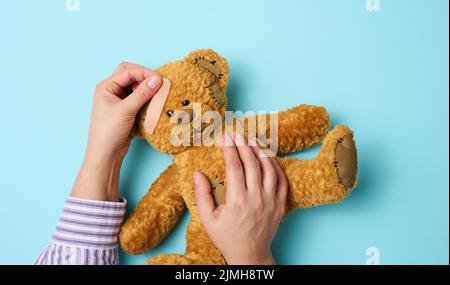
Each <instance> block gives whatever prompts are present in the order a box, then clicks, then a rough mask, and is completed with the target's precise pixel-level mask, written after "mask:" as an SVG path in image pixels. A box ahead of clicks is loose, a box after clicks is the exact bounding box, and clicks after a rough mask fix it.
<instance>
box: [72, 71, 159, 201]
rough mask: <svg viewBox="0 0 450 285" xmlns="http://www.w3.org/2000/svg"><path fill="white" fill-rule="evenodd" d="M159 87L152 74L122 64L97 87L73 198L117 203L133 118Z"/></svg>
mask: <svg viewBox="0 0 450 285" xmlns="http://www.w3.org/2000/svg"><path fill="white" fill-rule="evenodd" d="M161 84H162V79H161V77H160V76H159V75H158V74H156V73H155V72H153V71H151V70H149V69H147V68H144V67H142V66H140V65H137V64H132V63H121V64H120V65H119V66H118V67H117V69H116V70H115V71H114V73H113V74H112V75H111V76H110V77H108V78H107V79H105V80H103V81H102V82H101V83H99V84H98V85H97V87H96V89H95V94H94V102H93V107H92V117H91V123H90V128H89V139H88V144H87V150H86V155H85V159H84V162H83V165H82V167H81V170H80V173H79V175H78V178H77V181H76V182H75V185H74V187H73V189H72V193H71V196H72V197H78V198H85V199H94V200H108V201H117V200H118V179H119V178H118V177H119V173H120V166H121V164H122V160H123V158H124V156H125V154H126V153H127V151H128V148H129V145H130V141H131V140H130V133H131V131H132V128H133V125H134V121H135V118H136V114H137V112H138V111H139V110H140V109H141V108H142V106H143V105H144V104H145V103H146V102H148V101H149V100H150V98H151V97H152V96H153V95H155V93H156V92H157V91H158V89H159V88H160V87H161Z"/></svg>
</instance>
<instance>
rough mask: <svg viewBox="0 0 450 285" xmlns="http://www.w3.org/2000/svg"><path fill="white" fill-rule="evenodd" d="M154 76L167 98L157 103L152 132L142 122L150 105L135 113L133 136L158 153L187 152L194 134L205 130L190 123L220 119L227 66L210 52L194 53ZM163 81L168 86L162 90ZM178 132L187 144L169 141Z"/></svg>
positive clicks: (223, 101) (200, 51)
mask: <svg viewBox="0 0 450 285" xmlns="http://www.w3.org/2000/svg"><path fill="white" fill-rule="evenodd" d="M156 72H158V73H159V74H160V75H161V76H162V77H163V78H164V83H163V86H162V87H161V89H163V88H165V89H166V92H165V93H166V94H168V95H167V97H166V98H165V101H162V102H160V105H161V106H160V108H159V110H158V113H159V112H160V114H158V115H159V118H158V119H157V120H156V121H157V122H156V125H155V126H154V128H153V129H152V130H149V128H148V127H146V119H147V120H149V119H150V118H148V117H149V116H151V115H149V114H150V110H149V108H151V104H152V103H151V101H150V102H149V103H147V104H146V105H145V106H144V107H143V108H142V109H141V110H140V111H139V114H138V116H137V119H136V126H135V128H136V130H137V132H136V135H137V136H141V137H143V138H144V139H145V140H146V141H147V142H148V143H149V144H151V145H152V146H153V147H154V148H155V149H156V150H158V151H160V152H163V153H170V154H177V153H180V152H182V151H185V150H187V149H188V148H190V147H191V146H192V145H193V140H194V135H195V133H200V134H201V133H202V131H204V130H205V128H207V127H208V125H209V124H208V123H205V122H202V121H200V123H194V122H199V121H198V120H199V117H197V116H200V118H201V116H202V115H203V114H205V113H206V112H209V113H216V114H219V115H220V116H221V118H224V114H225V111H226V106H227V98H226V87H227V83H228V65H227V62H226V60H225V59H224V58H222V57H220V56H219V55H218V54H217V53H216V52H214V51H212V50H197V51H193V52H191V53H189V54H188V55H187V56H186V57H185V58H184V59H183V60H180V61H176V62H172V63H168V64H165V65H163V66H161V67H159V68H158V69H157V70H156ZM167 81H168V82H169V84H167V85H168V86H165V85H166V83H167ZM161 89H160V90H161ZM167 90H168V92H167ZM155 96H156V95H155ZM152 101H153V99H152ZM155 101H157V100H155ZM161 108H162V111H161ZM210 111H212V112H210ZM148 122H149V121H147V123H148ZM216 123H217V122H216ZM174 128H178V129H177V130H176V129H174ZM181 128H184V130H185V131H188V134H187V136H184V139H186V138H187V137H188V139H189V143H187V144H186V142H185V143H184V144H179V143H174V141H173V140H174V134H177V131H178V133H181V132H180V131H181ZM183 134H184V135H186V133H183Z"/></svg>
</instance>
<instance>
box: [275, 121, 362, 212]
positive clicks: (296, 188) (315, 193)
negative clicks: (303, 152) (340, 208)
mask: <svg viewBox="0 0 450 285" xmlns="http://www.w3.org/2000/svg"><path fill="white" fill-rule="evenodd" d="M277 161H278V162H279V163H280V166H281V167H282V168H283V170H284V172H285V174H286V177H287V179H288V182H289V195H288V200H287V210H288V211H290V210H292V209H294V208H308V207H313V206H318V205H322V204H328V203H334V202H339V201H341V200H342V199H344V198H345V197H346V196H347V195H348V194H349V193H350V192H351V191H352V190H353V189H354V187H355V185H356V182H357V177H358V167H357V154H356V147H355V143H354V141H353V133H352V131H351V130H350V129H349V128H347V127H345V126H337V127H335V128H334V129H333V130H332V131H331V132H329V133H328V135H327V136H326V137H325V139H324V141H323V144H322V148H321V150H320V154H319V156H318V157H317V158H314V159H309V160H298V159H293V158H289V157H284V158H277Z"/></svg>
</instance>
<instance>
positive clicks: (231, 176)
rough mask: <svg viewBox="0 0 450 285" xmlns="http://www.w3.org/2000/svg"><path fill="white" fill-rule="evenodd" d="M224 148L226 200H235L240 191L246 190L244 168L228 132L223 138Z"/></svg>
mask: <svg viewBox="0 0 450 285" xmlns="http://www.w3.org/2000/svg"><path fill="white" fill-rule="evenodd" d="M222 149H223V157H224V160H225V171H226V176H227V191H226V196H227V197H226V201H235V200H236V196H237V195H238V193H239V192H240V191H244V190H245V176H244V169H243V167H242V164H241V160H240V159H239V154H238V152H237V149H236V146H235V145H234V143H233V139H232V138H231V137H230V135H228V134H226V135H225V137H224V139H223V147H222Z"/></svg>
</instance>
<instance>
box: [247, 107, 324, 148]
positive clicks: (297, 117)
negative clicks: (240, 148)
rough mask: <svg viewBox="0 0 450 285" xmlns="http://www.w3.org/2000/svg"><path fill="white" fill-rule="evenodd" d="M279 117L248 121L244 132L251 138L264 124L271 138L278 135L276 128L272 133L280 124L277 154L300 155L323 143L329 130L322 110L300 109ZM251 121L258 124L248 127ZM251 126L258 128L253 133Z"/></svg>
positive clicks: (262, 116) (289, 111) (278, 115)
mask: <svg viewBox="0 0 450 285" xmlns="http://www.w3.org/2000/svg"><path fill="white" fill-rule="evenodd" d="M276 114H277V117H272V118H271V115H273V114H264V115H258V117H256V118H255V117H253V118H252V117H249V118H246V119H245V122H244V132H245V134H246V135H247V136H248V137H251V136H252V135H251V134H252V133H256V132H258V130H259V124H260V123H261V122H265V125H264V126H262V127H261V128H262V129H263V130H265V133H266V134H265V135H266V137H267V138H269V137H272V136H274V135H275V134H276V133H275V128H274V127H272V129H271V125H272V126H275V124H273V122H274V120H276V122H277V124H278V129H277V132H278V133H277V136H278V152H277V153H278V154H288V153H293V152H297V151H301V150H304V149H307V148H309V147H312V146H314V145H315V144H318V143H320V142H321V141H322V140H323V138H324V137H325V135H326V134H327V132H328V129H329V127H330V119H329V116H328V113H327V111H326V110H325V108H323V107H319V106H310V105H299V106H296V107H294V108H291V109H288V110H286V111H282V112H278V113H276ZM251 119H253V120H254V121H255V122H254V123H252V124H249V123H248V122H249V120H251ZM271 121H272V123H271ZM263 124H264V123H263ZM252 125H253V126H254V125H256V127H252V128H251V129H250V127H249V126H252ZM258 138H259V136H258ZM271 143H272V142H271Z"/></svg>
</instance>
